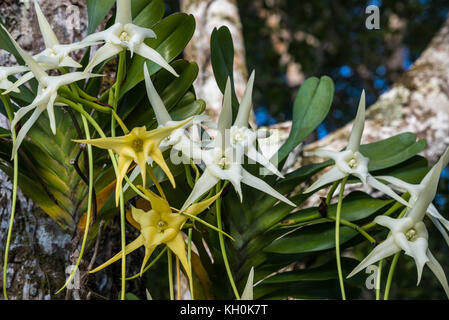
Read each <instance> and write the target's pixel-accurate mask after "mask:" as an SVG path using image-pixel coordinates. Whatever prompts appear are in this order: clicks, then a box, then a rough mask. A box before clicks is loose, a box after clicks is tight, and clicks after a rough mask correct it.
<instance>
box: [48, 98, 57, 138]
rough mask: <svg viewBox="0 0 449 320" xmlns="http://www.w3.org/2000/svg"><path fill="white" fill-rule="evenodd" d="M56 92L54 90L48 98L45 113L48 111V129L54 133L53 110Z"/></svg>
mask: <svg viewBox="0 0 449 320" xmlns="http://www.w3.org/2000/svg"><path fill="white" fill-rule="evenodd" d="M57 96H58V94H57V93H56V92H55V93H54V94H52V96H51V97H50V100H49V101H48V104H47V113H48V119H49V120H50V129H51V132H52V133H53V134H56V120H55V110H54V103H55V100H56V97H57Z"/></svg>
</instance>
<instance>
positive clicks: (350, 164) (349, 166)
mask: <svg viewBox="0 0 449 320" xmlns="http://www.w3.org/2000/svg"><path fill="white" fill-rule="evenodd" d="M364 126H365V91H363V92H362V95H361V97H360V103H359V107H358V110H357V115H356V118H355V120H354V125H353V127H352V131H351V135H350V137H349V142H348V146H347V147H346V149H345V150H343V151H340V152H337V151H331V150H323V149H320V150H317V151H316V152H315V154H316V155H317V156H319V157H322V158H331V159H333V160H334V161H335V166H334V167H333V168H332V169H330V170H329V171H327V172H326V173H324V174H323V175H322V176H320V177H319V178H318V180H317V181H315V183H313V184H312V185H311V186H310V187H309V188H308V189H307V190H306V191H304V193H309V192H311V191H313V190H315V189H318V188H320V187H322V186H324V185H327V184H329V183H332V182H335V181H338V180H341V179H343V178H345V177H347V176H349V175H353V176H356V177H357V178H359V179H360V181H362V183H363V184H364V185H365V184H368V185H370V186H371V187H373V188H375V189H377V190H379V191H382V192H383V193H385V194H386V195H388V196H390V197H392V198H393V199H395V200H396V201H399V202H400V203H402V204H404V205H406V206H408V203H407V201H405V200H404V199H402V198H401V197H400V196H399V195H397V194H396V193H395V192H394V191H393V190H392V189H391V188H390V187H388V186H387V185H385V184H383V183H382V182H380V181H379V180H377V179H376V178H374V177H373V176H372V175H371V174H370V173H369V172H368V163H369V159H368V158H367V157H364V156H363V155H362V154H361V153H360V152H359V149H360V142H361V140H362V134H363V129H364Z"/></svg>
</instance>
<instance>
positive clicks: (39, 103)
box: [2, 26, 101, 158]
mask: <svg viewBox="0 0 449 320" xmlns="http://www.w3.org/2000/svg"><path fill="white" fill-rule="evenodd" d="M2 28H3V30H4V31H5V32H6V33H7V34H8V36H9V38H10V39H11V41H12V43H13V44H14V46H15V48H16V49H17V51H18V52H19V54H20V56H21V57H22V59H23V60H24V61H25V63H26V64H27V65H28V67H29V68H30V69H31V72H32V73H33V75H34V76H35V77H36V79H37V81H38V82H39V87H38V90H37V91H38V93H37V96H36V97H35V98H34V100H33V102H32V103H31V104H30V105H28V106H26V107H22V108H20V109H19V111H17V112H16V113H15V116H14V119H13V121H12V123H11V127H12V128H14V127H15V126H16V124H17V123H18V122H19V121H20V120H21V119H22V118H23V117H24V116H25V115H26V114H27V113H28V112H30V111H32V110H34V112H33V114H32V115H31V116H30V118H29V119H28V120H27V121H26V122H25V124H24V125H23V126H22V128H21V129H20V131H19V133H18V134H17V139H16V143H15V144H14V146H13V150H12V158H14V156H15V155H16V153H17V150H18V149H19V146H20V144H21V143H22V141H23V139H24V138H25V136H26V134H27V133H28V131H29V130H30V129H31V127H32V126H33V124H34V123H35V122H36V121H37V119H38V118H39V116H40V114H41V113H42V112H44V111H45V110H47V112H48V118H49V119H50V128H51V131H52V132H53V134H56V120H55V112H54V104H55V100H56V97H57V96H58V89H59V88H60V87H62V86H66V85H69V84H71V83H73V82H77V81H79V80H83V79H88V78H91V77H96V76H101V75H95V74H91V73H82V72H73V73H68V74H64V75H61V76H49V75H48V74H47V73H46V72H45V70H44V68H43V67H42V66H40V65H39V64H38V63H37V62H36V61H35V60H34V59H33V58H32V57H31V56H30V55H29V54H28V53H26V52H25V51H24V50H23V49H22V48H20V46H19V45H18V44H17V42H16V41H15V40H14V39H13V38H12V36H11V35H10V34H9V32H8V31H7V30H6V29H5V27H3V26H2ZM3 94H6V92H4V93H3Z"/></svg>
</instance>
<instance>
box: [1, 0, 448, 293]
mask: <svg viewBox="0 0 449 320" xmlns="http://www.w3.org/2000/svg"><path fill="white" fill-rule="evenodd" d="M87 2H88V8H89V23H90V25H89V30H90V31H91V33H90V34H89V35H88V36H87V37H85V38H84V39H82V40H81V41H80V42H78V43H73V44H61V43H60V42H59V40H58V39H57V38H56V35H55V34H54V32H53V30H52V27H51V25H50V24H49V22H48V21H47V20H46V18H45V17H44V15H43V13H42V11H41V9H40V8H39V4H38V2H37V1H36V0H35V1H34V8H35V11H36V15H37V18H38V22H39V27H40V30H41V33H42V36H43V39H44V43H45V50H44V51H42V52H41V53H37V54H35V55H31V54H29V53H27V52H26V51H25V50H24V49H22V48H21V47H20V46H19V44H18V43H17V42H16V41H15V39H13V37H12V36H11V35H10V34H9V32H8V31H7V30H6V29H5V28H4V27H3V26H2V28H1V29H0V36H1V39H6V40H7V41H4V42H1V43H0V47H1V48H2V49H4V50H6V51H8V52H10V53H11V54H13V55H15V57H16V59H17V61H19V65H16V66H1V67H0V98H1V101H2V105H1V106H2V108H0V111H1V112H2V113H3V114H4V115H5V116H6V117H7V118H8V120H9V122H10V128H9V129H0V137H1V143H0V147H1V148H0V158H1V161H0V168H1V169H2V170H3V171H4V172H5V173H6V174H8V175H9V176H10V178H11V179H12V181H13V188H14V190H13V191H14V192H13V197H12V198H13V199H12V207H11V215H10V222H9V231H8V235H7V241H6V243H5V252H4V255H3V258H4V265H3V266H4V267H3V277H4V281H3V283H8V281H7V280H8V279H7V278H8V272H7V271H8V256H9V251H10V245H11V239H12V233H13V232H14V220H15V219H14V218H15V209H16V198H17V190H18V188H20V189H21V191H22V192H23V193H24V194H25V195H26V196H28V197H29V198H30V199H32V200H33V202H34V203H35V204H36V205H37V206H38V207H39V208H40V210H42V211H43V212H45V213H46V214H47V215H48V216H49V218H51V219H53V220H54V221H55V222H56V223H57V224H58V225H59V226H60V227H61V232H65V233H67V234H72V235H75V236H74V238H73V247H74V248H76V249H75V252H76V253H77V254H76V255H74V254H73V253H72V254H71V256H75V257H76V263H75V268H74V269H73V271H72V273H71V274H70V276H69V278H68V279H56V278H55V279H51V281H53V282H52V286H58V287H59V288H60V290H59V291H57V292H52V296H53V297H54V298H60V297H61V295H59V293H60V292H61V291H62V290H64V289H66V284H68V283H70V281H71V280H72V279H73V277H74V276H75V273H76V272H77V271H81V273H82V275H83V277H91V278H90V279H91V280H92V281H91V283H95V282H96V281H95V279H96V278H95V276H96V275H99V274H101V275H102V277H107V281H112V282H116V287H117V288H120V289H119V292H114V293H107V292H102V291H101V290H103V289H101V287H100V286H99V285H98V283H97V284H95V285H94V286H87V285H84V284H83V286H82V288H81V289H80V292H79V293H78V294H76V295H75V294H74V295H73V297H75V298H76V297H79V296H80V294H81V296H83V297H84V296H87V295H91V294H93V293H98V294H102V295H108V296H109V297H116V294H117V293H118V295H119V298H120V299H128V298H129V297H130V294H131V292H130V291H131V290H133V289H132V288H133V287H132V286H131V285H130V284H131V283H135V282H136V283H137V282H138V283H141V284H142V285H145V286H146V287H145V290H144V291H143V292H134V293H135V294H136V295H138V296H139V297H140V296H142V297H144V296H147V297H152V298H159V299H166V298H170V299H182V298H190V299H231V298H235V299H244V300H252V299H286V298H289V297H293V298H296V299H304V298H321V299H325V298H326V299H327V298H331V299H335V298H342V299H349V298H351V299H355V298H358V297H360V295H361V291H362V290H364V289H363V288H364V283H365V281H364V279H362V278H361V277H360V273H359V272H360V271H361V270H363V269H365V268H367V267H368V266H370V265H372V264H375V263H379V265H380V266H381V267H382V265H384V264H387V263H390V262H389V260H387V258H388V257H389V256H392V255H394V259H393V261H392V262H391V263H390V273H389V276H388V280H387V284H386V287H385V289H384V298H385V299H387V298H388V296H389V291H390V287H391V285H392V279H393V275H394V270H395V267H396V265H397V264H398V258H399V255H400V254H401V253H402V252H404V253H405V255H408V256H410V257H412V258H413V259H414V261H415V263H416V266H417V270H418V284H419V283H420V279H421V275H422V273H423V267H424V265H427V266H429V268H430V269H431V271H432V272H433V273H434V274H435V276H436V277H437V279H438V280H439V282H440V283H441V285H442V287H443V289H444V291H445V292H446V294H448V296H449V289H448V288H449V287H448V283H447V279H446V276H445V273H444V270H443V267H442V266H441V265H440V264H439V262H438V261H437V260H436V258H435V257H434V256H433V254H432V253H431V252H430V250H429V243H430V242H431V241H436V239H433V236H432V233H431V232H428V231H427V227H426V225H425V220H424V217H425V216H428V217H430V219H431V220H432V221H433V222H434V223H435V225H436V227H437V228H438V230H440V231H441V232H442V234H443V237H444V239H445V240H446V242H447V243H448V244H449V237H448V234H447V231H449V222H448V220H446V218H445V217H444V215H443V214H441V213H439V212H438V210H437V208H436V206H434V205H433V204H432V200H433V198H434V197H435V194H436V191H437V186H438V181H439V176H440V174H441V172H442V170H443V169H444V167H445V166H446V165H447V163H448V161H449V151H446V152H445V154H444V155H443V156H442V157H441V159H440V161H439V162H438V163H437V164H435V165H434V166H433V167H432V168H429V167H428V164H427V160H426V159H424V158H423V157H421V156H419V155H418V153H419V152H421V151H422V150H423V149H424V148H425V146H426V145H425V141H422V140H418V141H417V139H416V136H415V135H414V134H413V133H402V134H399V135H397V136H393V137H390V138H387V139H385V140H382V141H376V142H373V143H369V144H362V135H363V130H364V124H365V94H364V92H362V93H361V98H360V103H359V107H358V111H357V114H356V117H355V121H354V124H353V127H352V131H351V133H350V136H349V141H348V144H347V147H346V148H345V149H343V150H327V149H326V150H318V151H316V155H317V156H318V157H320V158H328V159H330V160H326V161H324V162H320V163H312V164H307V165H304V166H302V167H300V168H298V169H296V170H293V171H292V172H288V173H287V168H285V167H284V165H285V162H286V158H287V156H289V154H291V153H292V151H293V150H294V149H297V147H298V146H299V145H301V144H302V143H303V142H304V140H305V138H306V137H307V136H308V135H309V134H310V133H312V132H313V130H315V129H316V127H317V126H318V125H319V124H320V123H321V122H322V121H323V120H324V118H325V117H326V115H327V114H328V112H329V110H330V107H331V104H332V99H333V94H334V85H333V82H332V80H331V79H330V78H329V77H326V76H324V77H322V78H320V79H318V78H315V77H312V78H309V79H307V80H306V81H305V82H304V83H303V84H302V86H301V88H300V89H299V91H298V94H297V96H296V99H295V101H294V106H293V120H292V129H291V132H290V134H289V137H288V139H287V140H286V141H285V143H283V145H282V146H281V148H280V149H279V150H278V151H277V152H275V155H274V156H271V155H267V154H265V153H264V151H263V150H261V149H260V148H259V144H260V141H261V139H262V138H264V137H263V135H262V131H259V130H258V129H257V128H253V127H252V126H251V124H250V116H251V110H252V93H253V87H254V84H255V82H257V79H256V76H255V72H254V71H253V72H252V73H251V75H250V77H249V80H248V83H247V86H246V90H245V92H244V94H243V96H242V98H241V99H240V101H239V99H238V98H237V95H236V93H235V91H234V83H233V81H234V76H233V71H232V69H233V59H234V50H233V43H232V37H231V35H230V32H229V30H228V29H227V28H226V27H222V28H220V29H215V30H214V31H213V33H212V37H211V52H212V56H211V61H212V67H213V71H214V75H215V79H216V82H217V86H218V87H219V88H220V90H221V92H222V93H223V100H222V111H221V113H220V116H219V118H218V121H216V122H214V121H213V120H211V119H209V117H208V115H207V106H206V104H205V102H204V101H203V100H201V99H200V98H201V97H197V95H196V93H195V90H194V88H193V82H194V80H195V78H196V77H197V74H198V67H197V65H196V64H195V63H194V62H189V61H186V60H184V59H182V58H181V57H180V54H181V52H182V50H183V49H184V48H185V46H186V45H187V43H188V42H189V40H190V39H191V37H192V35H193V32H194V28H195V21H194V18H193V17H192V16H190V15H187V14H184V13H177V14H173V15H170V16H167V17H165V18H164V10H165V6H164V3H163V0H151V1H146V2H145V1H143V2H139V5H136V2H133V1H131V0H116V6H115V11H114V12H115V14H113V15H112V17H111V18H110V21H107V23H106V24H105V25H106V29H105V30H103V31H99V32H94V31H95V30H96V29H97V27H98V25H99V24H100V22H101V21H102V20H103V19H105V17H106V16H107V14H108V12H109V10H110V9H111V6H112V2H111V6H108V5H105V2H103V1H94V0H87ZM60 40H61V39H60ZM95 46H99V48H98V49H97V50H96V52H95V53H94V54H92V55H91V51H92V50H91V49H92V48H91V47H95ZM72 53H79V54H84V57H83V58H82V59H76V58H75V55H73V54H72ZM114 57H116V58H115V59H114ZM114 61H116V63H114ZM105 68H112V69H113V70H114V71H115V76H114V78H113V79H109V76H107V75H108V74H111V72H105ZM91 70H94V73H90V71H91ZM50 72H51V74H50ZM20 74H23V75H22V76H21V77H18V78H17V77H15V76H17V75H20ZM111 83H112V85H111ZM44 111H47V113H48V117H41V116H40V115H41V114H42V113H43V112H44ZM19 159H20V162H19ZM328 167H330V168H329V169H327V168H328ZM318 174H319V175H318ZM315 175H318V178H317V179H316V178H315ZM359 182H361V183H362V184H363V185H364V186H367V185H369V186H371V187H373V188H374V189H376V190H377V191H379V192H380V193H381V196H378V197H373V196H371V195H369V194H367V193H365V192H362V191H348V188H347V186H349V185H350V184H356V183H359ZM390 185H391V186H390ZM355 186H356V187H355V188H357V187H358V185H357V184H356V185H355ZM327 187H330V188H329V190H328V191H327V197H326V198H325V199H323V200H321V202H319V203H315V202H314V200H313V199H314V198H316V197H312V196H313V195H317V194H318V192H323V191H324V189H325V188H327ZM338 188H339V192H338V197H335V198H336V199H334V193H335V192H336V191H337V189H338ZM351 190H354V188H351ZM345 191H346V195H345ZM337 198H338V199H337ZM177 208H180V209H177ZM115 218H117V219H115ZM130 226H132V227H133V228H130ZM379 226H381V227H386V228H387V229H389V230H390V231H389V234H388V235H387V236H386V238H385V237H383V235H384V234H385V230H384V229H383V228H381V227H379ZM117 227H118V228H117ZM117 229H119V230H120V237H118V238H119V239H117V240H118V241H117V243H116V242H113V243H111V244H110V245H111V246H112V247H113V252H114V253H115V255H112V257H111V256H108V255H107V254H106V252H107V251H106V250H102V246H103V242H102V241H101V239H102V235H104V234H105V233H106V232H110V233H111V234H113V231H114V230H117ZM128 236H129V238H130V239H131V238H132V239H133V240H132V241H127V237H128ZM376 239H379V242H380V241H381V240H382V239H385V240H383V241H381V242H380V243H379V244H378V240H376ZM366 245H369V246H372V245H376V246H375V247H374V249H372V251H371V253H369V254H368V255H367V256H366V257H362V256H358V258H360V259H361V260H362V261H361V262H359V261H358V259H354V258H347V257H346V256H347V255H345V257H343V251H345V252H351V253H353V255H352V256H354V253H357V252H360V250H359V248H365V249H366ZM142 247H143V248H142ZM356 249H357V250H356ZM11 250H14V248H11ZM362 251H363V250H362ZM131 253H132V254H131ZM357 255H359V254H357ZM89 257H90V259H91V263H85V262H87V258H89ZM119 261H120V269H116V266H118V265H119V263H118V262H119ZM174 261H175V263H173V262H174ZM116 262H117V263H116ZM67 264H71V262H69V261H67ZM164 265H168V268H161V266H164ZM86 266H87V267H86ZM299 266H306V267H301V268H300V267H299ZM107 271H109V273H107ZM117 273H118V274H117ZM128 273H134V275H132V276H129V274H128ZM110 274H114V275H115V274H117V276H114V277H109V276H107V275H110ZM224 274H225V275H226V276H225V277H224V276H222V275H224ZM356 274H357V276H356ZM165 277H166V278H167V282H168V288H169V290H168V292H166V291H164V290H163V289H161V288H162V287H163V286H160V287H161V288H159V286H158V285H157V283H158V282H157V281H160V279H165ZM183 277H185V278H186V279H187V281H188V290H186V289H185V288H184V289H183V286H182V285H181V282H182V278H183ZM175 278H176V281H175ZM117 279H118V280H117ZM146 280H149V282H148V281H146ZM164 281H165V280H164ZM377 281H378V283H381V278H380V275H379V278H378V279H377ZM148 283H150V284H151V285H150V287H148V286H147V284H148ZM67 290H69V291H68V293H70V292H72V289H70V288H67ZM380 291H381V290H380V289H378V290H377V292H376V298H380ZM148 292H151V293H152V294H151V295H149V294H148ZM175 293H176V294H175ZM3 296H4V298H5V299H7V298H8V290H7V286H3ZM97 296H98V295H97ZM134 297H135V296H134Z"/></svg>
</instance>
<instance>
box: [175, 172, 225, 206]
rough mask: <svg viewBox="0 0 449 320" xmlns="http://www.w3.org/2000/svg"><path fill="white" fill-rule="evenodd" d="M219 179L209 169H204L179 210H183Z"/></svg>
mask: <svg viewBox="0 0 449 320" xmlns="http://www.w3.org/2000/svg"><path fill="white" fill-rule="evenodd" d="M218 181H220V179H218V178H217V177H215V176H213V175H212V174H211V173H210V172H209V170H207V169H206V170H205V171H204V172H203V174H202V175H201V177H200V178H199V179H198V181H197V182H196V183H195V186H194V187H193V190H192V192H191V193H190V195H189V197H188V198H187V200H186V201H185V202H184V204H183V205H182V208H181V210H180V211H185V210H186V209H187V207H189V206H190V205H191V204H192V203H193V202H194V201H195V200H197V199H199V198H200V197H201V196H202V195H203V194H205V193H206V192H208V191H209V190H210V189H211V188H212V187H213V186H215V185H216V184H217V183H218Z"/></svg>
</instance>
